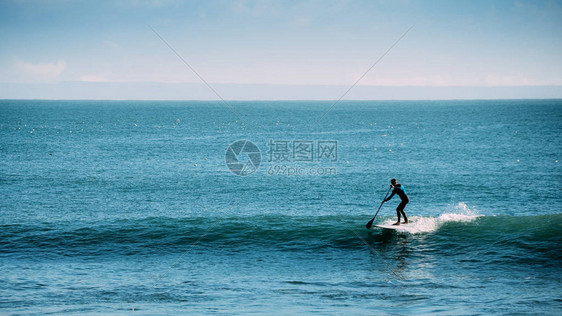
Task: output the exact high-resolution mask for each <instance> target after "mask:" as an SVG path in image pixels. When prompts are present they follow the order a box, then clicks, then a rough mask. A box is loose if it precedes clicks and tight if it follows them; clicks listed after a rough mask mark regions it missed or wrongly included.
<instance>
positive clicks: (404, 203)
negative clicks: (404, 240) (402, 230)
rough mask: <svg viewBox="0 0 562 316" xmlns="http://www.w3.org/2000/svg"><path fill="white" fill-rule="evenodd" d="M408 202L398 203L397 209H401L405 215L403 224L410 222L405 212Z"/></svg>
mask: <svg viewBox="0 0 562 316" xmlns="http://www.w3.org/2000/svg"><path fill="white" fill-rule="evenodd" d="M406 204H408V202H400V205H398V208H397V209H396V211H399V212H400V213H402V216H403V217H404V223H403V224H408V217H407V216H406V213H405V212H404V208H405V207H406ZM398 221H400V216H398Z"/></svg>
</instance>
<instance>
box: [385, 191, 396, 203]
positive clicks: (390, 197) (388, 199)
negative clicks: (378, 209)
mask: <svg viewBox="0 0 562 316" xmlns="http://www.w3.org/2000/svg"><path fill="white" fill-rule="evenodd" d="M394 193H396V192H394V190H392V194H391V195H390V196H389V197H388V198H387V199H386V200H384V201H383V202H388V201H390V199H392V196H394Z"/></svg>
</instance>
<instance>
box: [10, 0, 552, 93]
mask: <svg viewBox="0 0 562 316" xmlns="http://www.w3.org/2000/svg"><path fill="white" fill-rule="evenodd" d="M412 25H415V26H414V28H413V29H412V30H411V31H410V32H409V33H408V34H407V35H406V36H405V37H404V38H403V39H402V40H401V41H400V42H399V43H398V45H397V46H396V47H394V48H393V49H392V50H391V51H390V52H389V54H388V55H387V56H386V57H385V58H384V59H383V60H382V61H381V62H380V63H379V64H378V65H377V66H376V67H375V68H374V69H373V70H372V71H371V72H370V73H369V74H368V75H367V76H366V77H365V78H364V79H363V80H362V81H361V82H360V85H382V86H412V85H413V86H492V87H493V86H514V85H515V86H517V85H533V86H536V85H562V53H561V52H562V35H561V34H562V2H561V1H489V0H488V1H406V0H404V1H400V0H398V1H396V0H395V1H343V0H341V1H325V0H323V1H267V0H262V1H203V0H201V1H174V0H161V1H157V0H154V1H148V0H147V1H142V0H137V1H134V0H130V1H127V0H123V1H64V0H60V1H54V0H53V1H25V0H19V1H10V0H3V1H1V2H0V42H1V45H0V83H57V82H65V81H86V82H92V81H93V82H157V83H184V82H185V83H200V82H201V81H200V79H199V78H197V76H196V75H195V74H193V72H191V71H190V70H189V69H188V68H187V67H186V66H185V65H184V64H182V62H181V60H180V59H179V58H178V57H177V56H175V55H174V53H173V52H172V51H171V50H170V48H168V47H167V46H166V45H165V44H164V43H163V42H162V41H161V40H160V39H159V38H158V37H157V36H156V35H155V34H154V33H153V31H152V30H151V28H150V27H152V28H154V29H155V30H156V31H157V32H158V33H159V34H160V35H161V36H162V37H163V38H165V39H166V40H167V41H168V43H169V44H170V45H171V46H172V47H174V48H175V49H176V50H177V51H178V53H180V54H181V55H182V56H183V57H184V58H185V59H186V60H187V61H188V62H189V63H190V65H191V66H193V68H195V69H196V70H197V71H198V72H199V74H200V75H201V76H202V77H203V78H205V79H206V80H207V81H208V82H211V83H217V84H219V83H236V84H296V85H350V84H352V83H353V82H354V81H355V80H357V79H358V78H359V77H360V76H361V75H362V74H363V73H364V72H365V71H366V70H367V69H368V68H369V67H370V66H371V65H372V64H373V63H374V62H375V61H376V60H377V59H378V58H379V57H380V56H381V55H382V54H383V53H384V52H385V51H386V50H387V49H388V48H389V47H390V46H391V45H392V44H393V43H394V42H395V41H396V40H397V39H398V38H399V37H400V36H401V35H402V34H403V33H404V32H405V31H406V30H407V29H408V28H410V27H411V26H412Z"/></svg>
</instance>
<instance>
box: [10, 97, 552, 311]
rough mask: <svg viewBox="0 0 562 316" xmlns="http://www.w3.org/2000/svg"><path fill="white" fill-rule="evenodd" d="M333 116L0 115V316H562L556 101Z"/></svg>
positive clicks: (41, 107) (232, 112)
mask: <svg viewBox="0 0 562 316" xmlns="http://www.w3.org/2000/svg"><path fill="white" fill-rule="evenodd" d="M332 105H333V103H332V102H324V101H322V102H321V101H282V102H281V101H279V102H269V101H259V102H258V101H253V102H242V101H237V102H228V104H225V103H223V102H207V101H185V102H182V101H173V102H172V101H47V100H1V101H0V135H1V137H0V157H1V159H0V197H1V198H0V271H1V272H0V314H8V315H11V314H13V315H20V314H26V315H33V314H41V315H44V314H56V315H72V314H89V315H96V314H99V315H107V314H137V315H169V314H282V315H287V314H293V315H294V314H321V315H326V314H330V315H364V314H369V315H371V314H375V315H376V314H393V315H402V314H432V315H451V314H455V315H456V314H463V315H487V314H509V315H516V314H521V315H525V314H533V315H535V314H543V315H545V314H546V315H556V314H558V315H559V314H560V312H561V310H562V290H561V275H562V274H561V272H562V262H561V259H562V255H561V253H562V212H561V210H562V169H561V164H562V162H560V160H562V142H561V141H560V139H561V138H560V136H561V135H562V133H561V132H562V100H473V101H469V100H457V101H343V102H341V103H339V104H337V105H335V106H334V107H333V108H332V109H331V110H329V109H330V108H331V107H332ZM391 178H396V179H398V182H399V183H401V184H402V185H403V186H404V187H405V189H406V191H407V193H408V195H409V197H410V203H409V204H408V205H407V206H406V209H405V211H406V213H407V215H408V217H409V219H410V221H411V223H410V224H408V226H406V225H404V227H407V228H406V229H405V231H402V232H396V231H391V230H382V229H379V228H371V229H370V230H367V229H366V227H365V224H366V223H367V222H368V221H369V220H370V219H371V218H372V217H373V216H374V214H375V212H376V210H377V209H378V208H379V205H380V203H381V200H382V199H383V198H384V197H385V194H386V192H387V190H388V188H389V184H390V179H391ZM398 203H399V198H398V197H397V196H395V197H393V199H392V200H390V201H389V202H388V203H385V204H384V205H383V206H382V208H381V210H380V212H379V214H378V216H377V218H376V221H375V224H383V223H386V224H389V223H392V222H394V221H395V220H396V211H395V208H396V206H397V205H398Z"/></svg>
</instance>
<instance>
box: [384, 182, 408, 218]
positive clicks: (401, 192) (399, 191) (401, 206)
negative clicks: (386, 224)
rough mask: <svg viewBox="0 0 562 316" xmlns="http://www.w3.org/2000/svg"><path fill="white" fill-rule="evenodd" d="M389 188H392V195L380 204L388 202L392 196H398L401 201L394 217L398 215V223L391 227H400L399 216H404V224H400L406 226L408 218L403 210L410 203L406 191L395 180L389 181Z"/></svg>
mask: <svg viewBox="0 0 562 316" xmlns="http://www.w3.org/2000/svg"><path fill="white" fill-rule="evenodd" d="M390 187H392V188H394V189H393V190H392V194H391V195H390V196H389V197H388V198H387V199H385V200H383V201H382V202H383V203H384V202H388V201H390V199H391V198H392V197H393V196H394V194H398V196H399V197H400V199H401V200H402V201H401V202H400V204H398V207H397V208H396V215H398V221H397V222H396V223H394V224H392V225H400V214H402V216H404V222H402V224H408V217H407V216H406V213H404V208H405V207H406V204H408V202H410V199H409V198H408V194H406V190H404V187H403V186H402V185H401V184H399V183H397V182H396V179H392V180H390Z"/></svg>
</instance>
